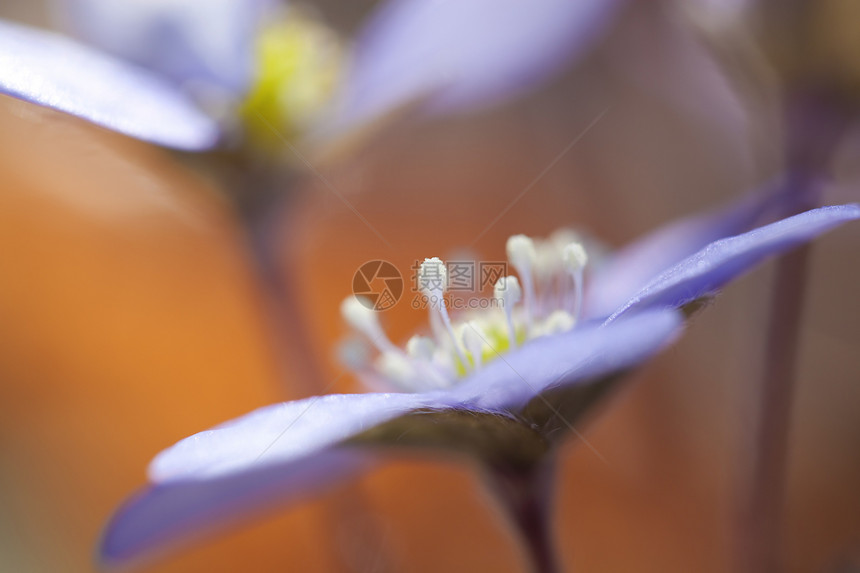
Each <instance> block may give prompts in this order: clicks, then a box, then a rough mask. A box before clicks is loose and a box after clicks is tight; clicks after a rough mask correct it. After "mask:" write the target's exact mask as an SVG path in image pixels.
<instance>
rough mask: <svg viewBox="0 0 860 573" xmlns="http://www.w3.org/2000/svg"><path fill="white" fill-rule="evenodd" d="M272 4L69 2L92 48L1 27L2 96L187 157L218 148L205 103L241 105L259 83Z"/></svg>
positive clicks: (257, 0)
mask: <svg viewBox="0 0 860 573" xmlns="http://www.w3.org/2000/svg"><path fill="white" fill-rule="evenodd" d="M266 4H267V0H253V1H250V2H248V1H240V0H218V1H216V2H199V1H194V0H183V1H181V2H147V1H143V0H132V1H129V2H122V3H117V2H105V1H100V0H68V2H67V4H66V7H67V8H68V9H67V10H66V11H65V14H66V16H67V21H68V24H69V25H70V27H71V28H72V29H73V30H75V31H76V32H77V33H78V34H79V35H81V36H82V37H83V38H84V39H85V40H87V41H88V42H89V43H91V44H94V45H95V46H97V47H99V48H102V49H103V50H104V51H100V50H98V49H94V48H92V47H88V46H86V45H83V44H80V43H77V42H75V41H73V40H71V39H69V38H66V37H63V36H60V35H57V34H54V33H50V32H47V31H42V30H37V29H34V28H30V27H26V26H22V25H19V24H14V23H11V22H6V21H2V20H0V93H4V94H7V95H11V96H14V97H18V98H21V99H24V100H27V101H31V102H33V103H37V104H39V105H43V106H46V107H50V108H54V109H57V110H60V111H63V112H66V113H70V114H72V115H75V116H78V117H81V118H83V119H86V120H88V121H91V122H93V123H95V124H98V125H100V126H103V127H106V128H108V129H112V130H114V131H118V132H120V133H124V134H126V135H130V136H132V137H136V138H139V139H143V140H146V141H149V142H153V143H157V144H160V145H164V146H167V147H173V148H177V149H184V150H194V151H196V150H203V149H208V148H211V147H213V146H214V145H216V143H217V142H218V140H219V136H220V129H219V126H218V124H217V122H216V120H215V119H213V118H212V117H210V116H209V115H207V114H206V113H204V111H202V109H201V108H200V107H199V106H198V101H193V100H192V99H191V98H190V96H189V92H193V93H195V94H196V95H197V96H200V99H202V100H206V99H211V97H208V96H207V94H209V95H210V96H211V94H213V93H215V92H218V93H219V94H220V95H221V96H223V97H239V96H241V95H242V94H244V93H245V92H246V91H247V90H248V88H249V87H250V84H251V81H252V78H253V73H254V63H253V58H254V42H255V32H256V28H257V26H258V24H259V21H260V17H261V14H262V12H263V8H264V6H265V5H266Z"/></svg>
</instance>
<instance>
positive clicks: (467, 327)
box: [461, 320, 487, 370]
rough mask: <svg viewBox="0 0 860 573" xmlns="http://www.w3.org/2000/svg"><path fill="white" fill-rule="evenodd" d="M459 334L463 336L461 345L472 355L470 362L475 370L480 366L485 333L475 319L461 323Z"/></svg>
mask: <svg viewBox="0 0 860 573" xmlns="http://www.w3.org/2000/svg"><path fill="white" fill-rule="evenodd" d="M461 336H462V338H463V346H465V347H466V350H468V351H469V354H471V355H472V363H473V364H474V365H475V370H478V369H479V368H480V367H481V362H482V359H483V355H484V346H487V343H486V340H487V335H486V334H484V332H483V330H481V327H480V326H478V324H477V323H476V322H475V321H473V320H470V321H469V322H467V323H465V324H464V325H463V328H462V332H461Z"/></svg>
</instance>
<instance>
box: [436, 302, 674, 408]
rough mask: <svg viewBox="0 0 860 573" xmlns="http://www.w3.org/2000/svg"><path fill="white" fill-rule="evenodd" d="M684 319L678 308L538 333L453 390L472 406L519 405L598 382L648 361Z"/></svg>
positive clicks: (668, 340)
mask: <svg viewBox="0 0 860 573" xmlns="http://www.w3.org/2000/svg"><path fill="white" fill-rule="evenodd" d="M682 322H683V320H682V316H681V315H680V313H678V312H676V311H673V310H656V311H653V312H647V313H642V314H640V315H637V316H634V317H631V318H630V319H628V320H621V321H618V322H617V323H613V324H610V325H606V326H603V325H600V324H597V323H591V324H583V325H581V326H579V327H577V328H574V329H573V330H571V331H569V332H567V333H564V334H557V335H553V336H545V337H542V338H537V339H535V340H532V341H530V342H528V343H526V344H525V345H523V347H522V348H520V349H518V350H514V351H511V352H509V353H507V354H503V355H501V356H498V357H496V358H495V359H494V360H493V361H492V362H490V363H489V364H486V365H485V366H484V367H483V368H482V369H481V370H480V371H478V372H477V373H476V374H474V375H473V376H471V377H470V378H469V380H467V381H466V382H464V383H463V384H462V385H461V386H459V387H457V388H454V389H453V390H452V391H451V395H452V396H454V397H456V399H457V400H458V401H461V402H462V403H463V404H464V405H466V406H468V407H473V408H479V409H487V410H506V409H510V410H518V409H520V408H522V407H524V406H525V405H526V404H527V403H528V402H529V401H530V400H531V399H532V398H534V397H535V396H537V395H538V394H540V393H541V392H544V391H546V390H547V389H550V388H554V387H557V386H565V385H573V384H578V383H586V382H593V381H595V380H597V379H599V378H602V377H605V376H609V375H611V374H615V373H619V372H621V371H624V370H626V369H628V368H631V367H633V366H635V365H637V364H639V363H641V362H642V361H644V360H647V359H648V358H650V357H651V356H652V355H654V354H656V353H657V352H659V351H660V350H662V349H663V348H665V347H666V346H667V345H669V344H671V343H672V342H673V341H674V340H675V338H676V337H677V336H678V334H680V331H681V328H682Z"/></svg>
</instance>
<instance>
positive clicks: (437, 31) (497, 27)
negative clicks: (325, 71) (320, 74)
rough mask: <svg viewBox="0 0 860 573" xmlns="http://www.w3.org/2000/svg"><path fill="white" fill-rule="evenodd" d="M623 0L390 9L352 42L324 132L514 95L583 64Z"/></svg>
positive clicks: (437, 1)
mask: <svg viewBox="0 0 860 573" xmlns="http://www.w3.org/2000/svg"><path fill="white" fill-rule="evenodd" d="M622 1H623V0H575V1H571V0H530V1H528V2H524V1H522V0H389V1H388V2H387V3H385V4H384V5H383V6H382V8H381V9H379V10H378V11H377V12H376V13H375V14H374V15H373V16H372V17H371V18H370V20H369V22H368V24H367V25H366V26H365V28H364V30H363V31H362V33H361V34H360V36H359V40H358V43H357V46H356V49H355V53H354V61H353V66H352V69H351V73H349V74H348V77H347V79H346V82H347V83H346V86H345V91H344V99H343V101H342V102H341V105H342V107H341V109H340V110H339V113H338V115H336V117H335V120H334V122H333V125H331V126H329V129H330V130H331V131H333V132H336V133H340V132H343V131H346V130H347V129H350V128H352V127H359V126H362V125H366V124H368V123H370V122H372V121H374V120H375V119H378V118H379V117H381V116H382V115H384V114H385V113H386V112H390V111H393V110H395V109H397V108H400V107H403V106H405V105H407V104H410V103H414V102H416V101H418V100H424V108H425V109H426V110H427V111H432V112H439V111H443V110H445V111H448V110H452V109H468V108H473V107H476V106H479V105H481V106H482V105H488V104H491V103H495V102H497V101H501V100H504V99H506V98H510V97H513V96H516V95H518V94H520V93H522V92H523V91H525V90H528V89H530V88H533V87H534V86H535V85H536V84H538V83H540V82H542V81H545V80H546V79H548V78H549V77H551V76H552V75H553V74H554V73H556V72H558V71H559V70H560V69H561V68H563V67H564V66H565V65H567V64H569V63H570V62H571V61H572V60H574V59H575V58H576V57H577V56H580V55H582V54H583V53H584V52H585V51H586V50H587V49H588V48H589V47H590V46H591V45H592V44H593V43H594V42H595V40H596V39H597V38H598V37H599V36H600V35H601V33H602V32H603V31H604V29H605V28H606V26H607V24H608V22H609V21H610V19H611V17H612V15H613V14H614V12H615V11H616V9H617V8H618V6H619V5H620V4H621V3H622Z"/></svg>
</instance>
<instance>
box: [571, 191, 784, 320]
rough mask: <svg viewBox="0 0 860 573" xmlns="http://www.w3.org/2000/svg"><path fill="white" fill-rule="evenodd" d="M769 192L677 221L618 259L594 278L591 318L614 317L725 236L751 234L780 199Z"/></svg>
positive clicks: (588, 299)
mask: <svg viewBox="0 0 860 573" xmlns="http://www.w3.org/2000/svg"><path fill="white" fill-rule="evenodd" d="M781 197H782V195H781V194H779V193H773V192H772V191H770V190H765V191H764V192H761V193H757V194H754V195H748V196H745V197H743V198H742V199H741V200H740V201H737V202H735V203H732V204H731V205H729V206H728V207H725V208H723V209H721V210H719V211H716V212H713V213H705V214H703V215H694V216H692V217H685V218H683V219H680V220H677V221H674V222H672V223H670V224H668V225H665V226H663V227H661V228H659V229H657V230H656V231H654V232H652V233H650V234H648V235H646V236H644V237H642V238H641V239H638V240H637V241H636V242H634V243H632V244H630V245H628V246H627V247H624V248H623V249H621V250H619V251H618V252H617V253H615V254H613V255H612V256H611V257H610V258H609V259H608V260H607V261H606V262H605V263H603V264H602V265H601V267H600V268H598V269H597V270H596V271H595V272H594V274H593V275H592V276H591V277H590V278H589V282H588V291H587V292H586V298H585V312H586V313H587V315H588V316H609V315H610V314H612V313H613V312H615V311H616V310H618V308H620V307H621V305H623V304H624V303H625V302H627V301H628V300H630V298H631V297H632V296H633V295H635V294H636V293H637V292H639V290H640V289H641V288H642V285H645V284H648V282H649V281H651V280H653V279H654V278H655V277H656V276H658V275H659V274H660V273H662V272H663V271H665V270H666V269H667V268H669V267H671V266H672V265H675V264H677V263H678V262H680V261H682V260H684V259H685V258H687V257H689V256H690V255H692V254H694V253H696V252H697V251H699V250H701V249H702V248H703V247H705V246H706V245H708V244H709V243H712V242H714V241H716V240H718V239H721V238H723V237H730V236H733V235H737V234H739V233H743V232H744V231H747V230H749V229H750V228H751V227H752V226H753V225H755V224H756V222H758V221H759V220H760V219H761V217H762V216H763V215H764V214H765V213H766V212H767V211H768V210H769V209H770V208H771V207H772V206H773V204H774V203H775V202H778V201H779V200H780V199H781Z"/></svg>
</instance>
